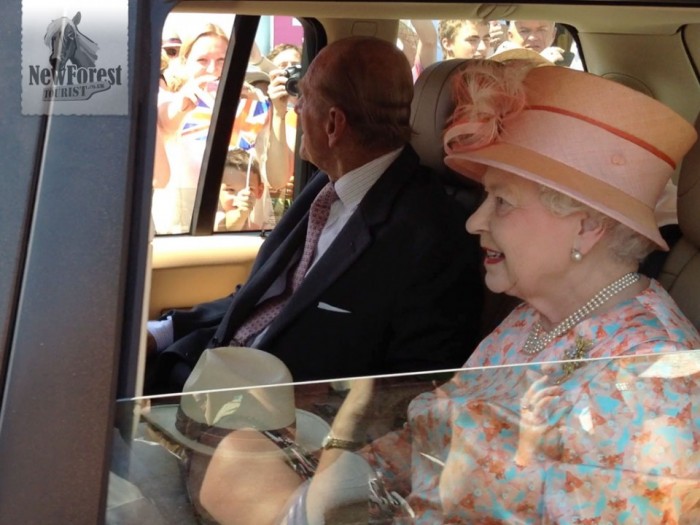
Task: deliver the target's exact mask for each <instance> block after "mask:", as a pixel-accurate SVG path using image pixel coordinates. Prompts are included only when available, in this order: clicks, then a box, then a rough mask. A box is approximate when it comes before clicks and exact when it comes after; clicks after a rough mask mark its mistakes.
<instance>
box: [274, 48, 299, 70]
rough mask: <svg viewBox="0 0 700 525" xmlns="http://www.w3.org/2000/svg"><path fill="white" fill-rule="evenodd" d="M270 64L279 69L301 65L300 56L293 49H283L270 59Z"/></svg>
mask: <svg viewBox="0 0 700 525" xmlns="http://www.w3.org/2000/svg"><path fill="white" fill-rule="evenodd" d="M272 63H273V64H274V65H275V66H277V67H278V68H280V69H284V68H286V67H289V66H298V65H299V64H301V56H300V55H299V52H298V51H297V50H296V49H294V48H291V47H290V48H289V49H285V50H284V51H281V52H280V53H278V54H277V56H276V57H275V58H273V59H272Z"/></svg>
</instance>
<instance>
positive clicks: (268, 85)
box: [152, 13, 304, 235]
mask: <svg viewBox="0 0 700 525" xmlns="http://www.w3.org/2000/svg"><path fill="white" fill-rule="evenodd" d="M234 20H235V16H234V15H231V14H211V13H186V14H185V13H171V14H170V15H169V16H168V19H167V20H166V23H165V26H164V29H163V40H162V49H161V66H160V67H161V71H160V86H159V94H158V131H157V140H156V148H157V149H156V160H155V165H154V173H153V203H152V218H153V223H154V226H155V231H156V234H158V235H168V234H178V233H188V232H190V229H191V224H192V216H193V211H194V206H195V201H196V196H197V191H198V188H199V187H200V186H201V185H202V182H203V180H202V177H201V176H200V174H201V173H205V172H206V166H204V165H203V164H204V161H203V159H204V158H205V148H206V145H207V139H208V138H209V135H210V123H211V122H212V117H213V114H214V112H215V111H216V107H218V106H216V99H217V93H218V92H219V85H220V83H221V81H222V74H223V72H224V65H225V58H226V54H227V51H228V48H229V47H230V46H232V45H233V43H234V40H235V38H233V37H232V27H233V23H234ZM303 42H304V31H303V28H302V26H301V24H300V23H299V21H298V20H297V19H295V18H292V17H283V16H278V17H261V20H260V22H259V25H258V33H257V35H256V38H255V44H254V46H253V49H252V52H251V55H250V58H249V61H248V63H247V65H246V73H245V78H244V83H243V86H242V90H241V92H240V95H239V102H238V104H237V106H236V108H235V118H234V119H233V125H232V128H231V131H230V136H229V141H228V152H227V155H226V159H225V161H224V168H223V172H222V173H218V174H216V175H217V177H220V187H219V190H220V191H219V195H218V197H217V199H216V200H217V202H216V209H215V210H212V211H213V212H214V213H215V218H214V228H213V229H214V231H225V232H231V231H261V230H269V229H271V228H273V227H274V226H275V224H276V223H277V221H279V219H280V218H281V216H282V214H283V213H284V212H285V211H286V209H287V208H288V207H289V205H290V203H291V200H292V198H293V188H294V174H293V165H294V150H295V142H296V113H295V112H294V102H295V95H294V93H295V86H296V81H297V80H298V78H299V77H300V75H301V57H302V49H303ZM234 67H240V65H237V64H232V66H231V67H230V68H229V71H231V70H233V68H234ZM279 77H282V80H280V79H279ZM290 92H291V93H290ZM199 191H201V189H200V190H199Z"/></svg>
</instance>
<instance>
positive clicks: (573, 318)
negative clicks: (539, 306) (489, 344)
mask: <svg viewBox="0 0 700 525" xmlns="http://www.w3.org/2000/svg"><path fill="white" fill-rule="evenodd" d="M640 278H641V277H640V275H639V274H638V273H635V272H630V273H627V274H625V275H623V276H622V277H620V278H619V279H618V280H617V281H614V282H612V283H610V284H609V285H607V286H606V287H605V288H603V289H602V290H601V291H599V292H598V293H597V294H595V295H594V296H593V297H592V298H591V300H590V301H588V302H587V303H586V304H584V305H583V306H582V307H581V308H579V309H578V310H576V311H575V312H574V313H572V314H571V315H570V316H569V317H567V318H566V319H564V320H563V321H562V322H561V323H559V324H558V325H557V326H555V327H554V328H553V329H552V330H550V331H549V332H545V331H544V330H543V329H542V324H541V323H540V322H539V321H537V323H535V326H534V327H533V328H532V331H531V332H530V335H528V336H527V341H525V346H524V347H523V352H525V353H526V354H527V355H535V354H539V353H540V352H541V351H542V350H544V349H545V348H546V347H547V345H549V343H551V342H552V341H554V339H556V338H557V337H559V336H560V335H562V334H565V333H566V332H568V331H569V330H571V329H572V328H573V327H574V326H576V325H577V324H578V323H580V322H581V321H582V320H583V319H585V318H586V316H588V315H589V314H590V313H591V312H592V311H594V310H596V309H597V308H600V307H601V306H602V305H603V304H605V303H606V302H608V301H609V300H610V299H611V298H612V297H613V296H615V295H617V294H618V293H620V292H621V291H622V290H624V289H625V288H627V287H628V286H632V285H633V284H634V283H636V282H637V281H639V279H640Z"/></svg>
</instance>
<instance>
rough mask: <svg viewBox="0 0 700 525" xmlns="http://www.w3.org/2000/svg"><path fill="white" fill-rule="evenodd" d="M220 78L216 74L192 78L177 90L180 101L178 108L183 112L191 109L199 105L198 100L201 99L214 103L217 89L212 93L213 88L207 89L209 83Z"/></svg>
mask: <svg viewBox="0 0 700 525" xmlns="http://www.w3.org/2000/svg"><path fill="white" fill-rule="evenodd" d="M218 80H219V78H218V77H216V76H215V75H202V76H199V77H193V78H190V79H189V80H188V81H187V82H185V83H184V84H183V86H182V87H181V88H180V90H179V91H178V92H177V93H178V97H179V101H180V102H179V105H178V106H177V109H178V110H179V111H182V112H185V111H191V110H193V109H194V108H195V107H196V106H197V101H198V100H200V99H202V100H205V101H208V102H210V103H212V105H213V99H214V97H216V91H214V92H213V93H212V90H211V89H207V87H208V86H207V85H208V84H210V83H215V82H218Z"/></svg>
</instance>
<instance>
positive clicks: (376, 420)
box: [107, 349, 700, 523]
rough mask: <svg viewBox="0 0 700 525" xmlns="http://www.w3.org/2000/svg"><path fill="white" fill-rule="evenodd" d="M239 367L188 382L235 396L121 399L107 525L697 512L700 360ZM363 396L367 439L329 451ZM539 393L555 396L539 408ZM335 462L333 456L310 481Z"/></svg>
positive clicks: (211, 393)
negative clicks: (357, 369)
mask: <svg viewBox="0 0 700 525" xmlns="http://www.w3.org/2000/svg"><path fill="white" fill-rule="evenodd" d="M227 350H228V351H230V355H233V353H234V352H235V351H237V350H240V349H227ZM235 360H236V358H232V361H230V362H229V364H232V363H233V362H234V361H235ZM224 363H226V361H224ZM273 368H274V367H273ZM237 370H239V369H237V368H236V367H232V368H229V369H227V368H226V367H225V366H224V367H223V368H221V367H220V366H219V367H218V369H217V370H216V372H215V371H214V370H212V369H208V370H207V369H206V367H203V368H201V369H200V370H199V372H200V376H199V379H198V382H197V381H194V382H192V383H190V385H191V386H196V385H197V384H199V385H202V384H205V383H206V377H207V375H208V374H211V375H212V376H213V375H215V374H216V375H217V376H218V379H211V376H210V378H209V379H211V381H212V383H210V384H212V385H215V384H217V383H216V381H217V380H218V381H223V383H218V384H220V385H221V384H224V383H225V384H228V385H237V388H226V389H221V390H208V391H198V392H197V393H196V394H194V393H192V394H184V395H182V396H172V397H161V398H158V399H153V400H151V401H150V402H146V401H144V400H141V399H124V400H121V401H119V403H118V404H119V408H120V410H119V411H118V412H120V413H131V414H134V416H135V419H134V426H133V427H132V428H131V434H130V435H131V437H130V438H126V439H125V438H124V435H125V434H121V435H120V436H118V437H117V439H116V446H115V449H114V458H113V462H112V470H111V474H110V492H109V500H108V508H107V523H118V522H119V521H118V520H119V519H123V516H125V515H127V514H126V513H128V512H129V510H131V511H135V510H136V509H138V511H139V512H141V513H142V514H141V515H142V516H143V515H149V516H156V517H158V518H159V519H160V520H161V521H162V522H167V523H197V520H203V521H204V522H206V523H209V522H212V523H214V522H219V523H228V522H229V521H228V519H227V516H229V517H230V516H231V515H234V516H235V515H236V513H240V512H248V511H249V512H253V510H250V509H257V510H260V509H261V508H264V507H265V506H268V507H269V508H270V509H272V510H271V512H272V513H273V514H274V513H275V512H280V513H282V514H285V513H289V515H290V516H291V515H295V516H297V515H298V514H299V512H301V511H300V509H299V506H300V505H301V506H302V507H303V506H304V504H305V505H306V508H305V509H303V510H304V512H306V513H308V515H309V516H313V515H319V514H325V515H326V519H327V521H326V523H370V522H371V523H375V522H376V523H389V519H398V518H399V517H401V518H402V519H404V520H407V521H401V523H404V522H405V523H409V522H410V523H413V521H410V519H411V518H413V517H418V518H421V517H423V518H424V517H425V516H430V515H431V514H430V513H431V512H432V511H431V508H432V507H431V505H434V504H435V503H437V502H438V500H440V501H441V502H442V511H443V512H446V513H448V514H449V515H450V516H462V518H463V521H458V522H460V523H476V522H479V520H478V519H476V518H475V519H474V520H472V521H470V519H469V517H470V516H471V517H478V516H481V517H484V516H501V517H503V516H510V517H511V518H513V519H515V517H523V516H534V515H538V516H542V515H547V516H550V515H552V516H560V515H561V514H560V513H563V514H564V515H574V516H586V515H589V514H590V515H601V514H602V515H603V516H607V517H610V518H611V520H610V522H615V518H614V517H615V516H619V515H620V512H621V508H622V506H624V508H626V509H628V514H629V515H630V516H643V515H644V513H645V512H646V511H647V510H648V509H647V508H646V507H644V505H643V504H645V505H649V506H650V508H651V507H653V510H654V512H656V511H658V512H667V513H669V515H671V514H673V513H675V514H674V515H676V516H678V515H685V514H686V513H687V511H688V508H689V506H690V500H691V499H692V500H693V501H694V499H693V498H690V499H689V500H683V499H682V497H681V494H682V493H684V492H685V493H686V494H689V493H688V492H687V491H685V489H683V488H682V487H686V486H687V487H690V486H691V485H693V484H696V483H697V478H696V477H695V476H696V474H697V469H696V467H697V464H696V463H697V462H695V461H694V460H692V459H691V458H689V457H687V454H686V451H690V450H692V446H693V445H692V440H693V435H694V430H693V426H694V423H693V417H692V415H691V414H690V413H689V412H688V411H689V410H690V408H689V407H691V406H692V395H693V394H692V392H693V391H696V389H697V388H698V386H699V385H700V350H695V351H690V352H674V353H670V354H666V355H663V354H657V355H640V356H628V357H624V358H620V359H603V360H601V359H572V360H570V361H562V362H551V363H531V364H526V365H516V366H509V367H498V366H492V367H477V368H465V369H462V370H457V371H454V372H443V373H431V374H416V375H406V376H393V377H382V378H374V379H362V380H347V381H340V380H339V381H326V382H317V383H307V384H293V383H289V384H283V385H278V386H270V385H267V386H260V387H258V386H257V385H248V386H246V387H242V386H240V385H241V384H242V382H245V381H247V379H246V378H242V377H241V376H239V375H237V373H236V371H237ZM270 374H271V375H273V373H272V371H270ZM258 379H259V380H260V381H263V382H264V381H266V379H265V378H264V377H263V376H262V375H261V376H258ZM252 386H254V387H255V388H252ZM368 386H371V387H372V390H371V396H370V397H369V399H370V401H369V403H367V404H366V405H363V406H364V407H365V412H364V417H363V419H362V420H361V424H360V425H359V428H361V430H360V431H359V432H358V433H356V434H355V436H356V437H355V440H356V442H354V443H349V442H347V440H345V441H346V442H333V443H331V442H330V440H329V438H328V437H327V436H329V431H330V428H331V426H332V425H334V421H335V419H336V417H341V416H338V413H339V410H340V407H341V406H343V403H349V402H350V401H352V402H354V403H355V405H356V406H359V404H358V399H360V398H358V397H352V396H353V394H352V391H353V390H357V391H356V392H355V394H357V393H358V392H361V391H363V389H364V391H365V392H367V391H369V390H368ZM348 387H351V390H348ZM543 388H550V389H557V392H558V395H557V396H555V397H551V398H549V399H545V398H541V397H538V395H539V394H538V392H539V391H541V390H542V389H543ZM360 404H361V403H360ZM334 429H336V430H337V427H335V426H334ZM534 436H537V437H536V438H535V437H534ZM331 437H332V436H331ZM530 439H533V440H534V439H536V441H537V443H538V445H537V446H536V447H535V448H536V453H533V454H531V455H528V454H527V453H526V449H527V447H526V446H525V444H526V443H528V442H529V441H528V440H530ZM540 441H542V442H544V444H543V445H540V444H539V443H540ZM324 446H325V447H331V448H336V450H331V449H329V450H323V448H324ZM342 449H348V450H342ZM326 453H334V454H335V456H334V459H333V461H331V462H329V463H326V465H325V470H323V472H322V473H316V474H315V475H314V473H313V472H314V470H315V469H316V468H317V466H318V461H319V457H320V456H321V455H322V454H326ZM686 459H687V460H688V461H690V462H691V463H695V466H694V467H692V466H689V465H688V464H687V461H686ZM518 462H521V463H522V464H520V463H518ZM305 479H307V480H309V483H308V485H307V486H306V487H302V480H305ZM438 483H439V488H440V495H438V494H437V491H436V487H437V485H436V484H438ZM286 485H288V486H290V487H292V488H293V490H291V491H290V490H285V489H283V487H284V486H286ZM300 487H301V488H300ZM664 487H665V488H664ZM673 487H675V489H674V488H673ZM674 490H675V491H677V494H676V495H675V496H674ZM584 495H587V496H586V498H584ZM582 498H583V499H582ZM590 498H593V499H595V500H596V501H597V502H599V503H598V504H597V505H595V506H589V505H587V503H586V501H589V500H590ZM519 501H520V502H522V504H519V503H518V502H519ZM538 502H539V504H541V503H542V502H544V503H547V505H546V508H541V507H538V506H537V505H538ZM631 502H638V503H640V505H637V504H635V503H631ZM641 503H643V504H641ZM144 509H146V510H147V511H148V512H149V513H151V514H144V512H145V510H144ZM244 509H249V510H248V511H246V510H244ZM601 509H602V510H601ZM605 509H607V510H605ZM257 510H256V512H257ZM239 516H240V514H239ZM378 517H379V518H382V519H384V520H385V521H380V520H379V518H378ZM212 519H216V520H217V521H207V520H212ZM372 519H375V520H376V521H371V520H372ZM161 521H157V522H158V523H160V522H161ZM238 522H239V523H243V522H245V521H238ZM256 522H257V521H256ZM291 522H292V523H298V522H297V521H291ZM428 522H430V523H436V521H428ZM456 522H457V521H456Z"/></svg>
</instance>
